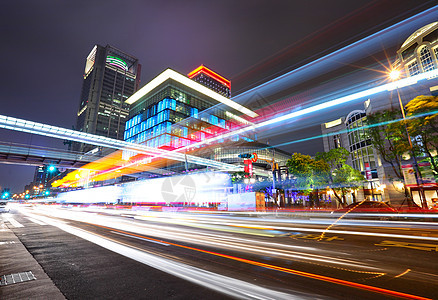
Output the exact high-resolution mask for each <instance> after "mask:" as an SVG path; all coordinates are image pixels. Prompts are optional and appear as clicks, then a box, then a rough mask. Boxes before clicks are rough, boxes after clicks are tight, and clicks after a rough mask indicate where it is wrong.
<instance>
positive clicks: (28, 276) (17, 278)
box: [0, 271, 36, 286]
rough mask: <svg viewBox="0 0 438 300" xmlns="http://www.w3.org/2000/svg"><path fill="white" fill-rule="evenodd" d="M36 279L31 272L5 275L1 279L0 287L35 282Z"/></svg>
mask: <svg viewBox="0 0 438 300" xmlns="http://www.w3.org/2000/svg"><path fill="white" fill-rule="evenodd" d="M35 279H36V278H35V276H34V275H33V274H32V272H31V271H27V272H21V273H14V274H9V275H3V276H2V277H1V279H0V286H3V285H8V284H14V283H20V282H24V281H29V280H35Z"/></svg>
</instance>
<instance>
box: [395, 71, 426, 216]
mask: <svg viewBox="0 0 438 300" xmlns="http://www.w3.org/2000/svg"><path fill="white" fill-rule="evenodd" d="M400 77H401V72H400V71H399V70H397V69H394V70H392V71H391V72H390V73H389V78H390V79H391V80H392V81H395V80H398V79H399V78H400ZM396 90H397V97H398V103H399V104H400V111H401V113H402V117H403V124H404V126H405V130H406V136H407V137H408V142H409V147H410V150H411V152H412V158H413V159H414V170H415V179H416V181H417V186H418V188H419V196H420V202H421V205H422V207H423V208H425V209H427V202H426V198H425V196H424V193H423V183H422V178H421V173H420V170H419V169H418V162H417V157H416V155H415V151H414V146H413V145H412V140H411V136H410V135H409V130H408V125H407V124H406V114H405V109H404V107H403V103H402V100H401V97H400V92H399V90H398V86H396Z"/></svg>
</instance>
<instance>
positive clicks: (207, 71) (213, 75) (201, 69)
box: [187, 65, 231, 89]
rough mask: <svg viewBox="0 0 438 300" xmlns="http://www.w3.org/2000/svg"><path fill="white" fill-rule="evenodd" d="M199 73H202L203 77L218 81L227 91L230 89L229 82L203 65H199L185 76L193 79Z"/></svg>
mask: <svg viewBox="0 0 438 300" xmlns="http://www.w3.org/2000/svg"><path fill="white" fill-rule="evenodd" d="M199 73H204V74H205V75H207V76H209V77H211V78H213V79H214V80H217V81H219V82H220V83H222V84H223V85H226V86H227V87H228V88H229V89H231V81H229V80H228V79H226V78H224V77H222V76H221V75H219V74H217V73H216V72H213V71H212V70H210V69H209V68H207V67H205V66H204V65H201V66H199V67H198V68H196V69H194V70H193V71H192V72H190V73H189V74H187V77H189V78H190V79H192V78H193V77H195V76H196V75H198V74H199Z"/></svg>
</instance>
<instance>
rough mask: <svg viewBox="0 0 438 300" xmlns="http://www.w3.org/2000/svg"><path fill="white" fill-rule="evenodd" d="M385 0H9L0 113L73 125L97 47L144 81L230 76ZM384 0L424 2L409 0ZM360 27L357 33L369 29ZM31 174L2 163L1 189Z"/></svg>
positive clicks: (21, 137)
mask: <svg viewBox="0 0 438 300" xmlns="http://www.w3.org/2000/svg"><path fill="white" fill-rule="evenodd" d="M378 2H382V1H367V0H354V1H352V0H330V1H327V0H306V1H302V0H301V1H296V0H289V1H272V0H271V1H269V0H268V1H257V0H231V1H214V2H213V1H140V0H127V1H111V0H105V1H104V0H101V1H83V0H75V1H44V0H38V1H35V0H29V1H20V0H6V1H2V8H1V10H0V24H1V28H2V43H1V47H0V53H1V57H2V72H1V75H0V76H1V93H0V99H1V102H0V103H1V108H0V114H2V115H7V116H13V117H17V118H23V119H28V120H32V121H37V122H42V123H47V124H51V125H55V126H61V127H65V128H71V127H72V125H74V124H75V123H76V113H77V109H78V105H79V95H80V92H81V84H82V75H83V71H84V65H85V58H86V56H87V55H88V53H89V52H90V51H91V49H92V48H93V46H94V45H95V44H101V45H106V44H110V45H113V46H115V47H117V48H119V49H121V50H123V51H125V52H127V53H129V54H131V55H133V56H135V57H137V58H139V61H140V63H141V64H142V76H141V81H142V85H143V84H145V83H147V82H148V81H149V80H150V79H152V78H153V77H154V76H156V75H157V74H158V73H160V72H161V71H163V70H164V69H165V68H167V67H171V68H173V69H175V70H177V71H179V72H181V73H188V72H189V71H191V70H192V69H194V68H196V67H197V66H199V65H200V64H204V65H206V66H208V67H209V68H211V69H213V70H215V71H217V72H218V73H219V74H221V75H223V76H225V77H227V78H231V79H232V78H234V77H238V76H239V74H242V72H244V71H245V70H248V69H249V68H251V67H252V66H254V65H256V64H257V63H258V62H260V61H262V60H263V59H265V58H267V57H270V56H272V55H274V54H275V53H277V52H279V51H280V50H282V49H284V48H286V47H288V46H289V45H292V44H294V43H295V42H296V41H298V40H301V39H304V38H306V36H309V35H311V34H315V33H318V32H323V30H324V29H326V28H327V27H330V26H333V25H336V24H339V22H340V21H342V20H343V18H345V17H346V16H348V17H349V18H354V17H355V16H359V15H360V14H361V11H362V10H363V9H364V8H369V7H370V6H371V7H372V6H373V5H375V4H376V3H378ZM383 2H385V3H387V4H392V5H405V6H406V7H408V6H411V7H414V6H415V5H418V4H415V5H414V2H417V1H412V0H407V1H402V0H394V1H383ZM418 2H420V3H421V1H418ZM425 2H430V1H425ZM379 13H382V14H385V13H389V12H379ZM341 23H342V22H341ZM356 25H357V31H356V32H357V34H360V33H361V32H363V31H364V30H365V28H363V25H362V24H360V23H359V24H356ZM341 29H342V28H339V30H341ZM349 29H350V30H351V27H350V28H349ZM327 42H328V41H327ZM0 140H1V141H6V142H16V143H24V144H29V143H32V144H37V145H42V146H50V147H62V148H64V146H63V145H62V141H54V140H50V139H46V138H42V137H38V136H30V135H25V134H19V133H16V132H12V131H7V130H3V129H0ZM64 149H65V148H64ZM34 170H35V168H34V167H27V166H18V165H7V164H0V188H4V187H10V188H11V189H12V190H13V191H14V192H19V191H22V190H23V188H24V185H25V184H28V183H29V182H30V181H32V179H33V173H34Z"/></svg>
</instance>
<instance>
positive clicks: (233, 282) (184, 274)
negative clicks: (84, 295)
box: [49, 221, 315, 300]
mask: <svg viewBox="0 0 438 300" xmlns="http://www.w3.org/2000/svg"><path fill="white" fill-rule="evenodd" d="M49 225H52V226H55V227H58V228H59V229H61V230H63V231H65V232H68V233H70V234H73V235H75V236H78V237H80V238H82V239H84V240H87V241H90V242H92V243H94V244H96V245H99V246H101V247H103V248H106V249H108V250H111V251H113V252H115V253H118V254H120V255H123V256H126V257H128V258H131V259H133V260H136V261H138V262H140V263H143V264H145V265H148V266H151V267H153V268H155V269H158V270H161V271H163V272H166V273H169V274H172V275H174V276H177V277H179V278H182V279H184V280H187V281H190V282H193V283H195V284H198V285H201V286H204V287H206V288H209V289H212V290H215V291H217V292H220V293H224V294H226V295H229V296H231V297H236V298H238V299H272V300H275V299H285V300H286V299H306V298H307V299H315V298H314V296H312V295H308V297H303V295H301V294H300V295H299V296H295V295H293V294H286V293H282V292H278V291H275V290H272V289H267V288H264V287H261V286H257V285H254V284H251V283H248V282H245V281H242V280H238V279H235V278H231V277H227V276H223V275H219V274H216V273H213V272H210V271H206V270H202V269H199V268H196V267H193V266H190V265H186V264H183V263H180V262H177V261H173V260H170V259H166V258H163V257H160V256H157V255H153V254H149V253H147V252H145V251H142V250H139V249H134V248H132V247H130V246H128V245H125V244H122V243H120V242H116V241H113V240H110V239H107V238H104V237H102V236H99V235H97V234H93V233H90V232H88V231H85V230H82V229H78V228H75V227H73V226H70V225H66V224H62V223H59V222H57V221H49Z"/></svg>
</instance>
